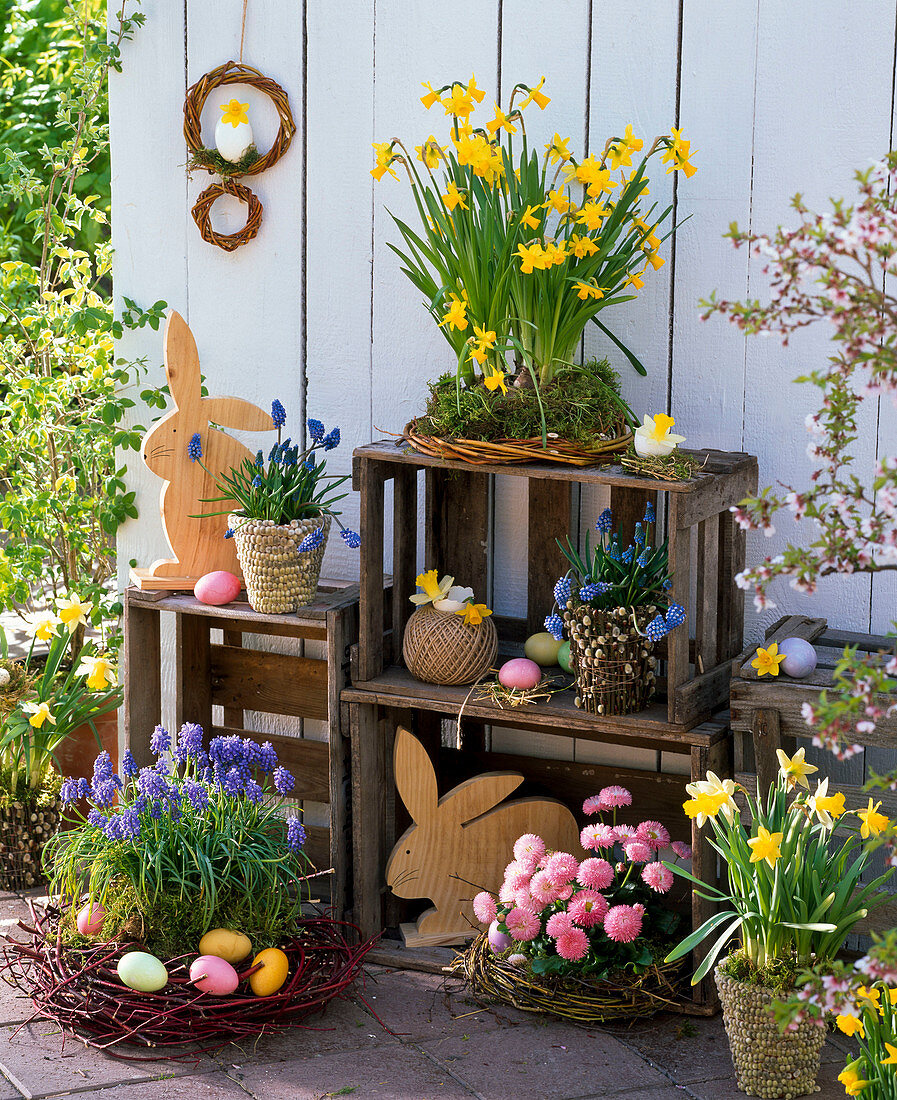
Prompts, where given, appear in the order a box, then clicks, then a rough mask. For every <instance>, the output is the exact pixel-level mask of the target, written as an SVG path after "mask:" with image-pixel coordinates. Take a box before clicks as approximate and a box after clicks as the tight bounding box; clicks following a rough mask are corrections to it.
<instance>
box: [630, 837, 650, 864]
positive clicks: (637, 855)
mask: <svg viewBox="0 0 897 1100" xmlns="http://www.w3.org/2000/svg"><path fill="white" fill-rule="evenodd" d="M623 851H624V852H625V853H626V858H627V859H628V860H630V861H631V862H632V863H650V861H651V860H652V859H653V858H654V852H653V850H652V848H651V845H650V844H646V843H645V842H644V840H627V841H626V843H625V844H624V845H623Z"/></svg>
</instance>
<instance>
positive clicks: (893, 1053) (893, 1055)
mask: <svg viewBox="0 0 897 1100" xmlns="http://www.w3.org/2000/svg"><path fill="white" fill-rule="evenodd" d="M885 1049H886V1050H887V1052H888V1056H887V1058H882V1060H881V1064H882V1065H883V1066H897V1047H895V1046H894V1045H893V1044H892V1043H888V1042H886V1043H885Z"/></svg>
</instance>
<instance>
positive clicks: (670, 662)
mask: <svg viewBox="0 0 897 1100" xmlns="http://www.w3.org/2000/svg"><path fill="white" fill-rule="evenodd" d="M679 504H680V498H679V497H670V511H669V523H668V531H667V538H668V540H669V561H670V577H671V578H672V581H673V587H672V588H671V590H670V596H671V598H672V599H673V600H674V601H675V602H676V603H678V604H681V605H682V607H684V608H685V614H686V619H685V622H684V623H683V625H682V626H680V627H677V628H676V629H675V630H672V631H670V633H669V634H668V635H667V637H666V643H667V717H668V719H669V721H670V722H674V721H675V720H676V690H677V688H679V686H680V685H681V684H684V683H685V682H686V680H688V679H689V675H690V673H689V663H688V656H689V654H688V640H689V631H690V629H691V627H690V622H691V615H690V611H691V609H690V607H689V604H690V602H691V601H690V599H689V590H690V583H691V582H690V578H691V531H690V530H689V528H688V527H687V526H685V525H684V524H683V523H682V522H681V517H680V514H679Z"/></svg>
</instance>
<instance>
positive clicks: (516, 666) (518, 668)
mask: <svg viewBox="0 0 897 1100" xmlns="http://www.w3.org/2000/svg"><path fill="white" fill-rule="evenodd" d="M541 679H542V669H541V668H539V666H538V665H537V664H536V662H535V661H530V660H529V659H528V658H527V657H515V658H514V659H513V660H511V661H505V663H504V664H503V665H502V666H501V668H500V669H499V670H498V682H499V683H500V684H503V685H504V687H506V688H520V689H521V690H522V691H527V690H529V688H534V687H535V686H536V684H538V682H539V681H540V680H541Z"/></svg>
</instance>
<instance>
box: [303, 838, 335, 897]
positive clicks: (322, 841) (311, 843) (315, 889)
mask: <svg viewBox="0 0 897 1100" xmlns="http://www.w3.org/2000/svg"><path fill="white" fill-rule="evenodd" d="M305 833H306V838H307V839H306V841H305V854H306V855H307V856H308V858H309V859H310V860H311V861H312V863H313V864H314V866H315V870H317V871H326V870H327V869H328V867H329V866H330V863H329V858H330V830H329V829H325V828H323V827H322V826H321V825H306V827H305ZM332 877H333V876H332V875H328V876H327V877H326V878H320V879H312V880H311V882H310V883H309V889H310V890H311V896H312V897H313V898H317V897H320V896H321V894H322V893H323V894H324V895H325V896H326V894H327V893H328V886H329V884H330V880H331V879H332Z"/></svg>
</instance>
